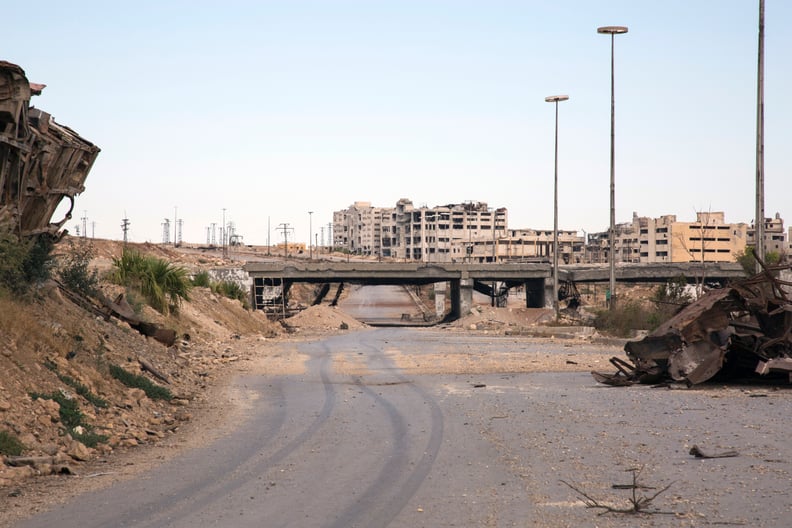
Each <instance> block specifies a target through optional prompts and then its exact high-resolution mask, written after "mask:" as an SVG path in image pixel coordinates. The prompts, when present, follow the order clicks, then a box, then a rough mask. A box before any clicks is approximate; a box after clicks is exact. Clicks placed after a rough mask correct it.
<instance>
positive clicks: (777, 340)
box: [592, 264, 792, 386]
mask: <svg viewBox="0 0 792 528" xmlns="http://www.w3.org/2000/svg"><path fill="white" fill-rule="evenodd" d="M762 267H763V271H762V272H761V273H758V274H756V275H754V276H753V277H750V278H747V279H743V280H741V281H737V282H735V283H733V284H731V285H730V286H729V287H727V288H723V289H718V290H712V291H710V292H708V293H706V294H705V295H704V296H702V297H701V298H700V299H698V300H697V301H696V302H694V303H692V304H690V305H688V306H686V307H685V308H684V309H682V310H681V311H680V312H679V313H677V314H676V315H675V316H674V317H672V318H671V319H669V320H668V321H666V322H665V323H663V324H662V325H660V327H658V328H657V329H656V330H655V331H653V332H652V333H651V334H649V335H648V336H646V337H645V338H643V339H641V340H640V341H631V342H629V343H627V344H626V345H625V346H624V350H625V352H626V353H627V357H628V358H629V359H630V361H632V364H630V363H629V362H627V361H624V360H622V359H620V358H616V357H614V358H612V359H611V364H613V365H614V366H615V367H616V369H617V372H616V373H615V374H603V373H600V372H592V375H593V376H594V379H596V380H597V381H598V382H600V383H605V384H608V385H617V386H620V385H632V384H634V383H649V384H653V383H664V382H670V381H675V382H682V383H686V384H687V385H689V386H691V385H696V384H699V383H703V382H705V381H708V380H713V381H728V380H745V379H750V378H757V379H762V380H771V381H775V382H782V383H790V382H792V301H790V298H789V294H788V291H789V287H790V286H792V282H790V281H788V280H782V279H780V278H779V276H780V275H782V274H783V272H788V270H789V269H790V266H789V265H784V266H774V267H767V266H765V265H764V264H763V265H762Z"/></svg>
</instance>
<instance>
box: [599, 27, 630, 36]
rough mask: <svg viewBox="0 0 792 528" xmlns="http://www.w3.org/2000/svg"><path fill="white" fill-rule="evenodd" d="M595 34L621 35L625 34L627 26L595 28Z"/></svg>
mask: <svg viewBox="0 0 792 528" xmlns="http://www.w3.org/2000/svg"><path fill="white" fill-rule="evenodd" d="M597 33H605V34H607V35H621V34H622V33H627V26H602V27H598V28H597Z"/></svg>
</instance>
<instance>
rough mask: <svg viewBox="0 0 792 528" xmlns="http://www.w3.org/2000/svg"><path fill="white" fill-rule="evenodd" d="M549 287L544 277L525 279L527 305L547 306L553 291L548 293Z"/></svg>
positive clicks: (531, 306)
mask: <svg viewBox="0 0 792 528" xmlns="http://www.w3.org/2000/svg"><path fill="white" fill-rule="evenodd" d="M546 291H547V287H546V285H545V280H544V279H531V280H527V281H525V306H526V307H528V308H545V306H546V304H547V300H546V299H552V298H553V294H552V288H551V293H550V295H549V296H548V295H547V294H546Z"/></svg>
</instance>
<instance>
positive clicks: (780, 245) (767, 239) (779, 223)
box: [748, 213, 792, 255]
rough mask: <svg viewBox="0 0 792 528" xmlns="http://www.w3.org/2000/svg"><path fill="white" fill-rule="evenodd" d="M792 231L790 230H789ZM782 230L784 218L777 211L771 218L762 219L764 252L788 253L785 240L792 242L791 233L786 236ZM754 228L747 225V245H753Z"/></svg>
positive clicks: (754, 238)
mask: <svg viewBox="0 0 792 528" xmlns="http://www.w3.org/2000/svg"><path fill="white" fill-rule="evenodd" d="M790 232H791V233H792V231H790ZM785 235H786V232H785V231H784V220H783V219H782V218H781V215H780V214H779V213H776V214H775V216H774V217H772V218H765V221H764V246H765V252H766V253H770V252H774V253H777V254H779V255H786V254H788V253H789V251H788V250H789V247H788V245H787V240H789V241H790V242H792V234H790V238H787V237H786V236H785ZM755 240H756V229H754V226H753V225H751V226H750V227H748V245H749V246H752V247H753V246H755V242H754V241H755Z"/></svg>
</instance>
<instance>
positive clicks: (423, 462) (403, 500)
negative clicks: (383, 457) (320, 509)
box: [328, 342, 444, 528]
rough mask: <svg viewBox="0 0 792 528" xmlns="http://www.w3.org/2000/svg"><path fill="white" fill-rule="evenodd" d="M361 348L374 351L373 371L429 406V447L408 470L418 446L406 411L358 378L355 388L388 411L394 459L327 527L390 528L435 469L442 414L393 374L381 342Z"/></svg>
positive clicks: (428, 396) (424, 394)
mask: <svg viewBox="0 0 792 528" xmlns="http://www.w3.org/2000/svg"><path fill="white" fill-rule="evenodd" d="M361 345H362V346H363V347H364V348H365V349H368V350H369V351H370V352H371V353H370V354H369V355H367V358H368V363H369V365H376V364H378V368H372V369H371V370H373V371H375V372H376V371H378V370H382V371H386V372H388V373H389V374H390V375H391V376H393V377H394V378H395V379H396V383H391V384H393V385H400V386H402V387H404V388H407V389H409V390H410V391H412V392H413V393H415V395H417V396H418V397H419V399H421V401H422V403H423V404H425V405H427V406H428V407H429V420H430V423H429V435H428V439H427V440H426V447H425V448H424V449H422V450H421V452H422V455H421V456H420V458H419V459H418V460H417V461H416V462H415V463H414V466H413V467H414V469H409V468H410V464H409V455H410V449H411V448H414V447H415V446H414V445H412V444H410V442H409V440H408V425H407V419H406V415H405V411H404V410H402V409H400V408H399V407H398V406H397V405H395V404H394V403H392V402H391V401H390V400H388V399H387V398H386V397H385V396H383V395H382V394H381V393H379V392H377V391H375V390H373V389H372V388H371V387H370V386H368V385H366V384H365V383H364V381H363V378H360V377H359V378H357V379H356V381H355V385H356V386H357V387H358V388H359V389H360V390H361V391H363V393H364V394H366V395H367V396H369V397H370V398H372V399H373V400H374V401H376V402H377V403H378V404H379V408H382V409H384V410H385V414H386V415H387V419H388V421H389V423H390V424H391V427H392V429H393V433H392V435H393V442H392V445H393V447H392V448H391V452H392V456H390V457H389V458H388V461H387V462H386V463H385V465H384V466H382V468H381V469H380V471H379V473H378V476H377V478H376V480H375V481H374V483H373V484H371V485H370V486H369V487H368V488H366V490H365V491H364V492H363V493H362V494H361V495H360V497H359V498H358V499H357V500H356V501H355V503H354V504H352V505H350V506H348V507H347V508H346V509H344V510H343V511H342V512H341V513H340V514H339V515H338V517H337V518H336V519H335V520H334V521H333V522H332V523H331V524H329V525H328V528H348V527H352V526H361V527H364V526H365V527H366V528H378V527H383V528H384V527H386V526H388V525H389V524H390V523H391V522H392V521H393V520H394V519H395V518H396V517H397V516H398V515H399V513H400V512H401V511H402V510H403V509H404V507H405V506H406V505H407V503H408V502H409V501H410V499H411V498H412V497H413V496H414V495H415V494H416V493H417V491H418V490H419V488H420V487H421V485H422V484H423V482H424V481H425V480H426V477H427V476H428V475H429V473H430V472H431V470H432V465H433V464H434V461H435V460H436V459H437V455H438V453H439V452H440V448H441V446H442V441H443V428H444V419H443V412H442V410H441V409H440V406H439V405H438V403H437V401H435V399H434V397H433V396H432V395H431V394H429V392H428V391H426V390H424V389H422V388H421V387H419V386H417V385H416V384H415V383H413V382H412V381H411V380H410V379H408V378H407V377H405V376H403V375H402V374H399V373H397V372H393V370H394V368H395V367H394V366H393V363H392V362H391V361H390V360H388V359H387V358H386V357H385V356H384V354H383V351H382V350H381V345H380V343H368V342H361Z"/></svg>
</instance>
